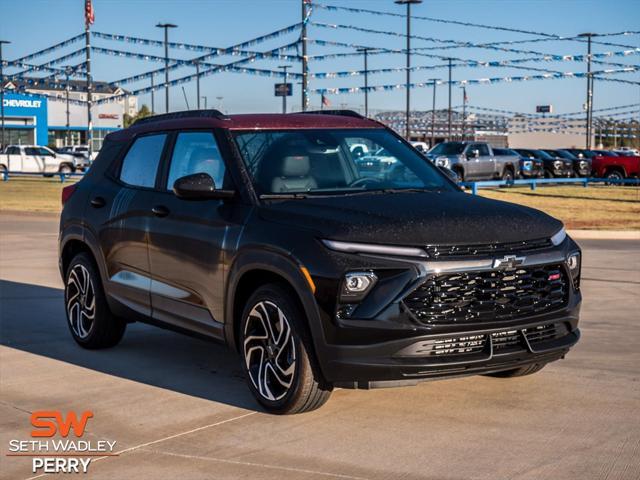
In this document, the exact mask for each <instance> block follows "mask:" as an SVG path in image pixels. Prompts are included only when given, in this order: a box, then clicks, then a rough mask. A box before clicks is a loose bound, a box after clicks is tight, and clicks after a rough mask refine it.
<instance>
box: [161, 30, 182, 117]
mask: <svg viewBox="0 0 640 480" xmlns="http://www.w3.org/2000/svg"><path fill="white" fill-rule="evenodd" d="M156 27H158V28H164V98H165V111H166V112H167V113H169V29H170V28H176V27H177V25H174V24H173V23H158V24H157V25H156Z"/></svg>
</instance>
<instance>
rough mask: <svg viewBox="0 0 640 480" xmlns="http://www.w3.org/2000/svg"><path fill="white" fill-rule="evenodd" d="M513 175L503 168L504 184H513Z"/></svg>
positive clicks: (509, 170) (508, 169)
mask: <svg viewBox="0 0 640 480" xmlns="http://www.w3.org/2000/svg"><path fill="white" fill-rule="evenodd" d="M513 179H514V174H513V171H512V170H511V169H510V168H505V169H504V172H502V180H504V181H505V182H508V183H511V182H513Z"/></svg>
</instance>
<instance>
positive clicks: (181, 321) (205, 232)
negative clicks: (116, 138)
mask: <svg viewBox="0 0 640 480" xmlns="http://www.w3.org/2000/svg"><path fill="white" fill-rule="evenodd" d="M174 142H175V143H174V146H173V148H172V149H171V153H170V154H169V155H168V156H167V162H166V163H167V165H166V166H165V174H164V176H163V180H162V184H161V185H160V188H159V190H160V191H159V192H158V197H157V199H156V201H155V203H154V209H155V211H156V212H157V214H156V216H154V217H153V218H151V219H150V224H149V225H150V231H149V259H150V263H151V274H152V281H151V303H152V307H153V318H154V319H156V320H158V321H162V322H165V323H170V324H173V325H176V326H178V327H182V328H187V329H189V330H192V331H196V332H200V333H203V334H206V335H211V336H214V337H219V338H222V325H223V324H222V322H223V305H224V268H225V267H224V259H225V258H224V251H225V245H226V244H227V243H228V242H230V243H233V238H236V236H237V234H239V231H240V229H241V228H242V224H243V217H244V214H243V211H244V207H243V206H242V205H241V204H240V203H239V202H238V201H236V200H218V199H206V200H185V199H181V198H178V197H176V196H175V195H174V193H173V191H172V188H173V184H174V182H175V181H176V180H177V179H178V178H180V177H183V176H185V175H189V174H193V173H208V174H209V175H210V176H211V177H212V178H213V179H214V182H215V184H216V188H224V189H234V190H235V188H234V187H233V182H232V180H231V177H230V174H229V172H228V169H227V166H226V164H225V162H224V160H223V157H222V155H221V152H220V149H219V148H218V140H217V138H216V136H215V134H214V132H212V131H210V130H208V131H203V130H200V131H182V132H179V133H177V134H175V135H174Z"/></svg>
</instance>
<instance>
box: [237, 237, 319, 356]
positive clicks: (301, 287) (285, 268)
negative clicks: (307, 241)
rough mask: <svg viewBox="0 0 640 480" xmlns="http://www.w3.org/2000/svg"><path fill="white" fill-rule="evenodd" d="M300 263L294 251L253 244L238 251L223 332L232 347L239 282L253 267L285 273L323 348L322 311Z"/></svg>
mask: <svg viewBox="0 0 640 480" xmlns="http://www.w3.org/2000/svg"><path fill="white" fill-rule="evenodd" d="M300 266H301V263H300V262H299V261H298V260H296V258H295V257H294V256H293V255H291V254H287V253H285V252H278V251H273V250H265V249H264V248H261V249H260V250H258V249H253V248H251V247H246V248H245V249H243V250H240V251H238V253H237V254H236V257H235V259H234V261H233V263H232V265H231V267H230V269H229V273H228V276H227V282H226V284H227V287H226V293H225V316H224V319H225V322H224V333H225V340H226V343H227V344H228V345H229V346H231V347H232V348H235V346H236V334H235V328H234V326H235V320H236V319H234V318H233V314H234V312H233V310H234V308H233V306H234V304H235V296H236V290H237V287H238V284H239V282H240V280H241V279H242V277H243V275H244V274H246V273H248V272H250V271H252V270H266V271H268V272H271V273H274V274H276V275H279V276H280V277H282V278H283V279H284V280H285V281H286V282H287V283H288V284H289V285H290V286H291V288H293V290H294V291H295V292H296V294H297V295H298V298H299V300H300V303H301V304H302V307H303V309H304V313H305V316H306V319H307V325H308V327H309V330H310V332H311V338H312V341H313V346H314V348H315V351H316V352H320V351H322V349H323V346H324V345H325V344H326V342H325V340H324V332H323V329H322V325H321V320H320V311H319V309H318V305H317V303H316V300H315V297H314V295H313V292H312V291H311V289H310V287H309V283H308V282H307V280H306V278H305V277H304V275H303V273H302V272H301V271H300ZM320 357H321V356H319V355H316V358H317V359H318V361H319V362H320V364H321V365H320V367H321V368H322V359H321V358H320Z"/></svg>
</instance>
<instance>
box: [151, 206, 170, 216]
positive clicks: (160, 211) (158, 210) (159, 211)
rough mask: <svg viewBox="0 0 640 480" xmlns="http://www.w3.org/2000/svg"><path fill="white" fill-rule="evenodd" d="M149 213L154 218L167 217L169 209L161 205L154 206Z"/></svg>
mask: <svg viewBox="0 0 640 480" xmlns="http://www.w3.org/2000/svg"><path fill="white" fill-rule="evenodd" d="M151 212H152V213H153V214H154V215H155V216H156V217H166V216H167V215H169V209H168V208H167V207H165V206H163V205H156V206H155V207H153V208H152V209H151Z"/></svg>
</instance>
